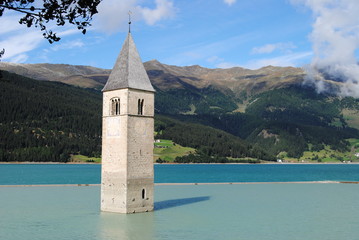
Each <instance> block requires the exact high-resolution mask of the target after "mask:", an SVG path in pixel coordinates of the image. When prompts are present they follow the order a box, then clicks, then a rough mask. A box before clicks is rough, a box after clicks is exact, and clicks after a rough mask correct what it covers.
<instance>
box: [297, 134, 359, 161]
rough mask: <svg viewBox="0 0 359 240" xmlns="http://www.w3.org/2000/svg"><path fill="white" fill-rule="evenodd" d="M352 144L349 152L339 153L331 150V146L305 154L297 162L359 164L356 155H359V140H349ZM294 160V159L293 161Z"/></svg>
mask: <svg viewBox="0 0 359 240" xmlns="http://www.w3.org/2000/svg"><path fill="white" fill-rule="evenodd" d="M348 142H349V143H350V148H349V151H347V152H339V151H336V150H333V149H331V148H330V147H329V146H325V147H324V149H323V150H321V151H317V152H309V151H306V152H304V154H303V156H302V157H301V158H300V159H299V160H297V161H299V162H303V161H304V162H324V163H325V162H327V163H331V162H332V163H333V162H343V161H345V162H347V161H351V162H359V158H358V157H356V156H355V153H359V139H348ZM292 160H294V159H292Z"/></svg>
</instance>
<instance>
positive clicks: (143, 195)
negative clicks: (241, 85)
mask: <svg viewBox="0 0 359 240" xmlns="http://www.w3.org/2000/svg"><path fill="white" fill-rule="evenodd" d="M145 198H146V190H145V189H142V199H145Z"/></svg>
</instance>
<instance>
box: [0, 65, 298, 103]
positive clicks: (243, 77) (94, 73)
mask: <svg viewBox="0 0 359 240" xmlns="http://www.w3.org/2000/svg"><path fill="white" fill-rule="evenodd" d="M144 65H145V68H146V70H147V73H148V75H149V77H150V79H151V81H152V83H153V85H154V86H155V87H157V88H158V89H161V90H163V91H167V90H170V89H186V88H191V87H192V88H193V87H194V88H197V89H203V88H208V87H209V86H212V87H214V88H216V89H219V90H220V91H222V92H223V93H227V92H232V93H234V95H235V96H241V95H252V94H255V93H258V92H263V91H267V90H270V89H274V88H281V87H285V86H288V85H293V84H298V83H301V82H302V80H303V77H304V72H303V70H302V69H300V68H293V67H273V66H268V67H264V68H260V69H258V70H250V69H245V68H240V67H235V68H230V69H209V68H204V67H201V66H198V65H194V66H188V67H177V66H171V65H166V64H162V63H160V62H158V61H157V60H152V61H148V62H145V63H144ZM0 69H2V70H6V71H9V72H13V73H16V74H19V75H22V76H26V77H29V78H33V79H37V80H47V81H58V82H63V83H67V84H70V85H75V86H80V87H86V88H96V89H101V88H102V87H103V86H104V84H105V82H106V80H107V77H108V75H109V74H110V72H111V70H108V69H100V68H95V67H90V66H73V65H66V64H14V63H6V62H0Z"/></svg>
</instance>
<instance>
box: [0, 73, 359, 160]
mask: <svg viewBox="0 0 359 240" xmlns="http://www.w3.org/2000/svg"><path fill="white" fill-rule="evenodd" d="M273 69H274V70H275V68H273ZM273 69H271V70H273ZM264 70H265V71H267V70H268V69H264ZM264 70H263V71H264ZM274 70H273V71H274ZM150 71H154V70H150ZM161 71H162V70H161ZM166 71H167V73H166V74H165V77H167V78H170V80H168V79H167V80H164V81H172V80H173V78H175V80H176V81H177V82H176V84H178V83H180V84H181V86H180V87H178V88H170V87H169V85H168V82H166V84H167V85H166V87H164V86H161V82H160V79H159V76H160V75H156V80H155V82H156V84H154V87H155V88H156V98H155V111H156V117H155V128H156V132H157V134H158V135H157V138H163V139H170V140H173V141H174V142H175V143H178V144H180V145H182V146H186V147H193V148H196V149H197V156H198V159H200V160H201V159H202V160H203V158H206V157H213V159H219V158H222V157H226V158H229V159H235V158H247V157H248V158H252V159H262V160H275V159H276V157H282V156H286V157H289V158H296V159H299V158H300V157H301V156H303V154H305V153H306V151H313V152H319V151H322V150H323V151H324V150H325V151H327V150H328V149H330V151H337V152H342V153H344V152H348V151H351V155H354V153H355V151H356V148H353V146H352V147H351V148H350V144H349V142H348V139H350V138H351V139H359V131H358V129H359V114H358V112H359V100H358V99H354V98H339V97H337V96H334V95H328V94H327V95H324V94H317V93H316V92H315V91H314V90H313V89H311V88H309V87H304V86H302V85H301V84H298V83H297V82H293V83H292V84H288V85H287V86H284V85H281V86H280V87H279V88H274V89H267V90H266V91H258V92H257V91H254V92H253V91H252V90H253V89H257V88H256V86H255V85H251V89H252V90H251V91H249V92H248V91H246V89H237V90H235V89H234V90H230V89H229V88H224V87H219V86H215V85H208V86H202V87H196V86H195V85H193V84H189V83H188V82H186V81H184V80H183V79H184V78H188V76H189V75H190V74H192V73H191V72H192V71H196V72H197V73H198V74H199V73H201V74H204V73H206V72H208V71H209V70H208V69H203V68H200V67H192V68H191V67H188V68H175V67H172V68H170V70H168V69H167V70H166V69H164V70H163V72H166ZM176 71H177V72H180V73H181V74H183V75H185V74H187V75H188V76H187V75H186V77H183V76H182V77H181V79H182V80H181V79H180V78H178V79H177V78H176V77H175V76H174V75H173V74H175V73H176ZM233 71H239V72H241V73H242V72H243V71H244V70H243V69H237V70H233ZM263 71H262V72H263ZM282 71H283V69H282V70H281V71H280V72H279V73H280V74H282V75H283V74H284V75H285V72H282ZM288 71H293V70H292V69H289V70H288ZM219 72H221V71H217V72H216V71H212V72H211V74H214V73H216V74H219ZM274 72H275V71H274ZM279 73H278V74H279ZM289 73H290V72H289ZM154 74H155V73H153V72H152V74H150V77H151V76H152V77H153V75H154ZM161 74H163V73H161ZM170 74H172V75H170ZM291 74H292V73H291ZM295 76H296V77H297V76H298V75H295ZM257 78H261V79H267V81H269V78H268V76H265V74H264V72H263V74H262V75H260V76H259V75H258V76H257ZM275 79H276V78H275ZM151 81H153V78H151ZM173 81H174V80H173ZM189 81H197V80H196V79H195V78H192V79H190V80H189ZM238 81H241V80H240V79H239V80H238ZM273 81H274V80H273ZM268 84H269V83H267V84H266V85H268ZM159 86H161V87H159ZM261 89H262V90H263V88H261ZM101 108H102V94H101V92H100V91H99V90H95V89H85V88H80V87H74V86H70V85H66V84H63V83H58V82H48V81H37V80H32V79H29V78H26V77H23V76H19V75H16V74H13V73H8V72H6V71H2V76H1V79H0V161H62V162H66V161H69V159H70V156H71V155H72V154H82V155H86V156H90V157H99V156H100V153H101ZM351 142H355V141H351ZM358 148H359V147H358ZM353 151H354V152H353ZM328 152H329V150H328ZM327 154H329V153H327ZM330 154H331V155H333V156H334V155H335V154H333V153H330ZM193 157H194V158H195V157H196V155H194V156H191V157H190V158H188V159H184V161H187V160H189V159H193ZM310 158H312V159H318V157H317V156H316V155H315V156H314V155H313V154H312V156H311V157H310ZM182 160H183V159H182ZM202 160H201V161H202ZM189 161H192V160H189ZM220 161H223V159H221V160H220Z"/></svg>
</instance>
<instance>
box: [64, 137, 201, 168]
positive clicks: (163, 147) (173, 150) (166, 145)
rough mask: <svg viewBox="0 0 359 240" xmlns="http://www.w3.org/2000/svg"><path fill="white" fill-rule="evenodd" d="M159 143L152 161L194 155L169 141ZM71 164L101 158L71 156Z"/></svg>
mask: <svg viewBox="0 0 359 240" xmlns="http://www.w3.org/2000/svg"><path fill="white" fill-rule="evenodd" d="M159 141H160V142H156V143H155V148H154V150H153V161H154V162H155V161H156V160H157V159H158V158H161V159H162V160H164V161H166V162H173V161H174V160H175V158H176V157H177V156H184V155H187V154H189V153H191V152H192V153H194V152H195V149H194V148H189V147H182V146H181V145H178V144H176V143H174V142H172V141H171V140H163V139H161V140H159ZM70 161H71V162H78V163H92V162H93V163H101V158H94V157H88V156H84V155H72V156H71V160H70Z"/></svg>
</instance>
